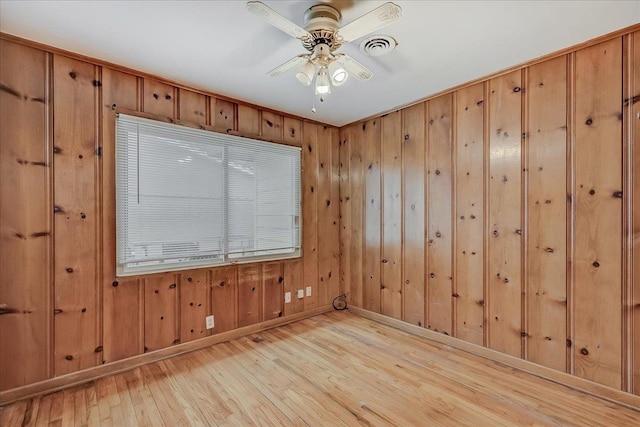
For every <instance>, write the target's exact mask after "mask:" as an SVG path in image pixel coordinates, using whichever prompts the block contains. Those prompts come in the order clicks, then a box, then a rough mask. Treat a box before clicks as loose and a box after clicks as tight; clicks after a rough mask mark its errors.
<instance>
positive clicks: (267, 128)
mask: <svg viewBox="0 0 640 427" xmlns="http://www.w3.org/2000/svg"><path fill="white" fill-rule="evenodd" d="M260 124H261V127H262V131H261V134H262V137H263V138H265V139H268V140H269V141H274V142H282V140H283V128H282V116H281V115H280V114H276V113H272V112H271V111H262V114H261V121H260Z"/></svg>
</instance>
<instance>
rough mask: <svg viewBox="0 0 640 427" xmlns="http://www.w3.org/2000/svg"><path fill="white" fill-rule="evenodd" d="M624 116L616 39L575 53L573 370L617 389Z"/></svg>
mask: <svg viewBox="0 0 640 427" xmlns="http://www.w3.org/2000/svg"><path fill="white" fill-rule="evenodd" d="M621 119H622V39H620V38H618V39H614V40H611V41H608V42H604V43H601V44H598V45H596V46H593V47H590V48H587V49H583V50H580V51H578V52H576V54H575V153H574V159H575V203H576V206H575V209H576V213H575V215H576V216H575V231H576V232H575V249H574V250H575V267H574V268H575V283H576V286H575V295H574V298H573V302H574V312H575V319H574V322H575V336H574V337H575V339H574V343H573V351H574V355H575V373H576V375H578V376H581V377H583V378H587V379H590V380H593V381H596V382H600V383H603V384H606V385H609V386H611V387H615V388H620V386H621V378H622V376H621V344H622V342H621V341H622V337H621V327H620V326H618V325H621V324H622V318H621V311H622V310H621V298H622V294H621V292H622V291H621V285H622V250H621V249H622V245H621V239H622V221H621V219H622V196H623V195H622V120H621ZM595 307H597V310H598V315H597V317H594V308H595ZM614 325H617V326H614Z"/></svg>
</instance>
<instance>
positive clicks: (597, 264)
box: [591, 261, 600, 268]
mask: <svg viewBox="0 0 640 427" xmlns="http://www.w3.org/2000/svg"><path fill="white" fill-rule="evenodd" d="M591 265H593V266H594V267H595V268H598V267H600V263H599V262H598V261H594V262H593V264H591Z"/></svg>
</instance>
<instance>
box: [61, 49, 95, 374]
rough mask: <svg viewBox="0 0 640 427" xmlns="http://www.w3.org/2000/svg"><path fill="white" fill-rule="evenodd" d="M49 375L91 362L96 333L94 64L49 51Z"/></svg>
mask: <svg viewBox="0 0 640 427" xmlns="http://www.w3.org/2000/svg"><path fill="white" fill-rule="evenodd" d="M53 69H54V95H53V96H54V99H55V103H54V117H55V121H54V149H53V151H54V174H53V175H54V195H55V196H54V197H55V199H54V204H55V206H56V209H55V212H56V214H55V239H54V253H55V263H54V268H55V276H54V280H55V290H54V293H55V313H56V315H55V316H54V319H55V329H54V330H55V332H54V334H55V340H54V361H55V375H62V374H66V373H69V372H74V371H77V370H80V369H86V368H89V367H91V366H95V365H96V364H98V363H99V362H100V361H101V354H100V353H99V352H97V348H98V346H99V345H100V344H99V343H100V336H99V335H100V334H99V329H98V328H99V315H100V312H99V310H100V304H99V300H98V297H99V285H98V279H99V272H98V268H97V267H98V259H99V256H100V254H99V250H100V249H99V240H98V236H99V232H100V231H99V230H98V227H97V226H98V223H99V222H98V221H99V218H98V205H99V201H98V200H97V189H98V177H97V173H98V162H99V159H98V156H97V148H98V143H99V141H97V135H96V129H98V123H97V117H96V116H97V112H96V100H97V96H98V92H97V86H96V85H94V81H95V80H96V67H95V66H93V65H92V64H89V63H86V62H81V61H76V60H73V59H69V58H65V57H62V56H58V55H54V59H53Z"/></svg>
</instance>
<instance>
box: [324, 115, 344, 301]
mask: <svg viewBox="0 0 640 427" xmlns="http://www.w3.org/2000/svg"><path fill="white" fill-rule="evenodd" d="M329 133H330V145H331V162H330V163H331V172H330V182H329V185H330V186H331V209H330V216H331V219H330V224H331V226H330V227H331V228H330V231H329V236H328V239H329V241H330V242H331V243H330V245H329V247H330V248H331V266H330V270H329V274H328V283H327V290H328V293H329V299H330V300H331V301H329V302H332V301H333V299H334V298H335V297H336V296H338V295H340V294H341V292H340V132H339V130H338V128H335V127H331V128H330V130H329Z"/></svg>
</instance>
